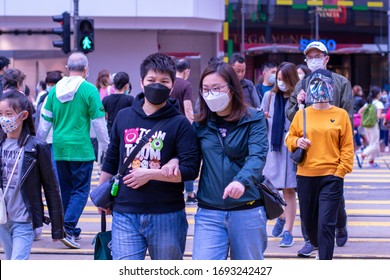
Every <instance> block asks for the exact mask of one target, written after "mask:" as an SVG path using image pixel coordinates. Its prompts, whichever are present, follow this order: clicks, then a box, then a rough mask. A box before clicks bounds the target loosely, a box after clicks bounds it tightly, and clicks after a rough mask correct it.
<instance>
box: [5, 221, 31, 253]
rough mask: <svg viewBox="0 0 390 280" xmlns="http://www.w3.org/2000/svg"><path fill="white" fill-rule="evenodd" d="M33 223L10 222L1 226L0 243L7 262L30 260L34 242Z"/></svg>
mask: <svg viewBox="0 0 390 280" xmlns="http://www.w3.org/2000/svg"><path fill="white" fill-rule="evenodd" d="M34 236H35V234H34V230H33V228H32V223H30V222H28V223H20V222H12V221H8V222H7V223H6V224H4V225H0V243H1V246H2V247H3V249H4V253H5V257H6V259H7V260H28V258H29V257H30V252H31V247H32V243H33V240H34Z"/></svg>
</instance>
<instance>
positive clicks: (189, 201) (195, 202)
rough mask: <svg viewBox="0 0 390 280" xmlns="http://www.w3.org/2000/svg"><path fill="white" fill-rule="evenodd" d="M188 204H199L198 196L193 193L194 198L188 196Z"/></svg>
mask: <svg viewBox="0 0 390 280" xmlns="http://www.w3.org/2000/svg"><path fill="white" fill-rule="evenodd" d="M186 203H187V204H197V203H198V199H197V197H196V194H195V193H193V196H187V200H186Z"/></svg>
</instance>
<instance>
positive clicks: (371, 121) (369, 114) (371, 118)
mask: <svg viewBox="0 0 390 280" xmlns="http://www.w3.org/2000/svg"><path fill="white" fill-rule="evenodd" d="M376 122H377V117H376V107H375V105H374V104H370V105H368V106H367V108H366V110H364V112H363V118H362V126H363V127H374V126H375V124H376Z"/></svg>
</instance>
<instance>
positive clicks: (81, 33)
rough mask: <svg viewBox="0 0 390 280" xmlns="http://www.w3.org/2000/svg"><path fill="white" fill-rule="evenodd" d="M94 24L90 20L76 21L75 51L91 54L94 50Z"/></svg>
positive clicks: (81, 19)
mask: <svg viewBox="0 0 390 280" xmlns="http://www.w3.org/2000/svg"><path fill="white" fill-rule="evenodd" d="M93 24H94V22H93V19H90V18H79V19H78V20H77V50H78V51H81V52H83V53H89V52H93V51H94V49H95V42H94V40H95V34H94V26H93Z"/></svg>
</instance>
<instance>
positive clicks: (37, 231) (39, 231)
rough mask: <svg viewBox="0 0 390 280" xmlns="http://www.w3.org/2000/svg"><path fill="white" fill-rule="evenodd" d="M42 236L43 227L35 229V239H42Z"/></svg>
mask: <svg viewBox="0 0 390 280" xmlns="http://www.w3.org/2000/svg"><path fill="white" fill-rule="evenodd" d="M41 237H42V227H39V228H36V229H34V241H38V240H40V239H41Z"/></svg>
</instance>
